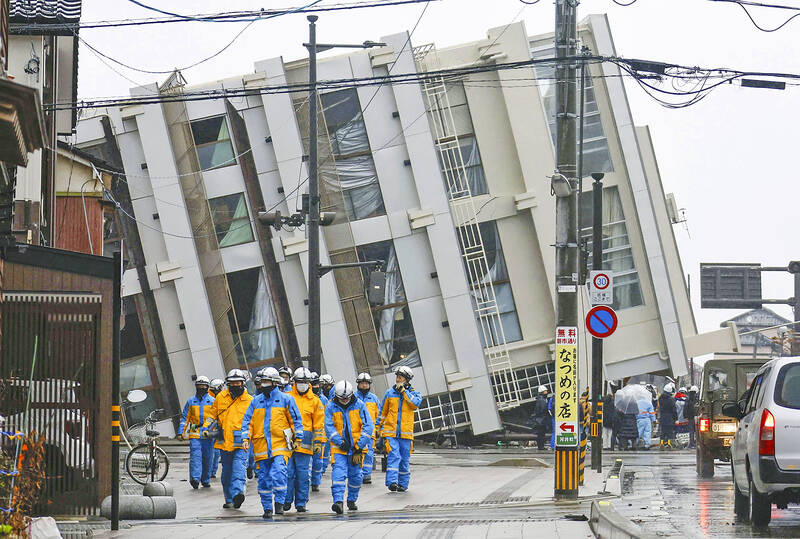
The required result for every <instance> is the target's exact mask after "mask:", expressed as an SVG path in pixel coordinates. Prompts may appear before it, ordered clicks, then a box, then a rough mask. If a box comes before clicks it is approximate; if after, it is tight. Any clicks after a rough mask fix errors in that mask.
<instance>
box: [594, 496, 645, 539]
mask: <svg viewBox="0 0 800 539" xmlns="http://www.w3.org/2000/svg"><path fill="white" fill-rule="evenodd" d="M589 527H590V528H591V530H592V533H594V536H595V537H597V538H598V539H650V538H652V537H655V536H654V535H652V534H649V533H646V532H644V531H642V529H641V528H640V527H639V526H637V525H636V524H634V523H633V522H631V521H630V520H628V519H627V518H625V517H623V516H622V515H620V514H619V513H618V512H617V510H616V509H614V507H613V506H612V505H611V502H607V501H599V502H598V501H594V502H592V511H591V513H590V516H589Z"/></svg>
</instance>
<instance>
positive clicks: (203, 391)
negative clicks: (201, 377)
mask: <svg viewBox="0 0 800 539" xmlns="http://www.w3.org/2000/svg"><path fill="white" fill-rule="evenodd" d="M207 393H208V388H205V387H198V388H197V398H198V399H202V398H203V397H205V396H206V394H207Z"/></svg>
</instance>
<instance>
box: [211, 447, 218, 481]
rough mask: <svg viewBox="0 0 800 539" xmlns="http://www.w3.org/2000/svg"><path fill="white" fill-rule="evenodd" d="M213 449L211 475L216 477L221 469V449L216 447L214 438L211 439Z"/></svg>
mask: <svg viewBox="0 0 800 539" xmlns="http://www.w3.org/2000/svg"><path fill="white" fill-rule="evenodd" d="M211 451H212V452H211V477H215V476H216V475H217V470H218V469H219V449H217V448H216V447H214V440H211Z"/></svg>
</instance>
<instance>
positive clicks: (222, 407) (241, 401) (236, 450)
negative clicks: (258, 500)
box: [203, 369, 253, 509]
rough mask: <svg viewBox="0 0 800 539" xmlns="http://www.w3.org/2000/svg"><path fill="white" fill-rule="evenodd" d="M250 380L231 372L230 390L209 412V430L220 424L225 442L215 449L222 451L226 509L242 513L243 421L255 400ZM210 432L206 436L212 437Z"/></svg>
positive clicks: (219, 396)
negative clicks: (249, 383) (240, 509)
mask: <svg viewBox="0 0 800 539" xmlns="http://www.w3.org/2000/svg"><path fill="white" fill-rule="evenodd" d="M245 379H246V376H245V373H244V372H242V371H241V370H240V369H231V370H230V371H229V372H228V375H227V376H226V377H225V383H226V384H227V386H228V388H227V389H225V390H223V391H221V392H220V393H219V394H218V395H217V398H216V399H214V403H213V404H212V405H211V408H209V410H208V418H207V419H206V425H205V426H206V427H210V426H211V423H212V422H213V421H216V422H217V426H218V431H219V433H220V436H221V438H218V439H217V441H216V443H215V444H214V447H216V448H217V449H220V451H221V452H220V457H221V459H222V478H221V479H222V490H223V493H224V495H225V503H224V504H223V506H222V508H223V509H230V508H231V507H234V508H236V509H238V508H239V507H241V506H242V502H244V482H245V470H246V469H247V449H246V448H244V447H243V446H242V437H241V430H242V418H243V417H244V414H245V412H246V411H247V408H248V406H250V401H251V400H253V397H252V396H251V395H250V394H249V393H248V392H247V389H245V387H244V382H245ZM209 430H210V429H206V430H205V431H204V432H203V435H204V436H206V437H208V436H209Z"/></svg>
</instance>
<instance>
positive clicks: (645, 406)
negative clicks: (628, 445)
mask: <svg viewBox="0 0 800 539" xmlns="http://www.w3.org/2000/svg"><path fill="white" fill-rule="evenodd" d="M636 406H637V408H638V410H639V413H638V414H636V429H637V431H638V433H639V439H638V441H637V444H636V445H637V446H638V447H639V448H640V449H644V450H645V451H649V450H650V439H651V438H652V435H653V423H655V421H656V413H655V411H654V410H653V401H652V400H651V399H650V394H649V393H648V394H647V395H645V396H643V397H640V398H639V399H638V400H637V401H636Z"/></svg>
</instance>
